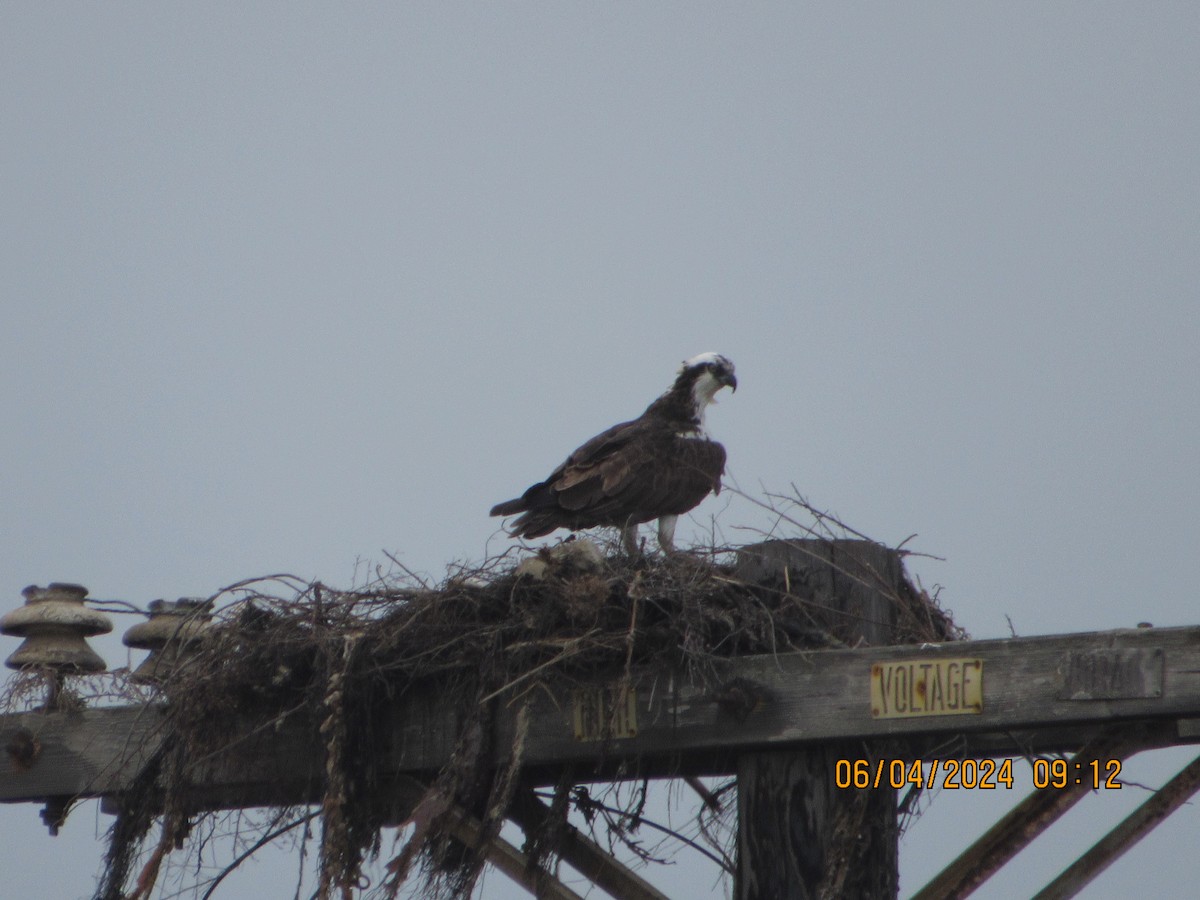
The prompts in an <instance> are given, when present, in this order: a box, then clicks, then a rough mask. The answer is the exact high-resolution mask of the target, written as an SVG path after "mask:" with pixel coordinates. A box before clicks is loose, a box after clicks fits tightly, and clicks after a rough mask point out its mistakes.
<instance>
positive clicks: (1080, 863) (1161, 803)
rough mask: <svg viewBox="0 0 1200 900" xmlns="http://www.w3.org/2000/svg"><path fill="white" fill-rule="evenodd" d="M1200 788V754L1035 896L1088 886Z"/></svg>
mask: <svg viewBox="0 0 1200 900" xmlns="http://www.w3.org/2000/svg"><path fill="white" fill-rule="evenodd" d="M1197 790H1200V757H1197V758H1196V759H1194V760H1192V761H1191V762H1190V763H1189V764H1188V765H1187V766H1186V767H1185V768H1184V769H1183V771H1181V772H1180V773H1179V774H1178V775H1176V776H1175V777H1174V778H1172V779H1171V780H1170V781H1168V782H1167V783H1166V784H1164V785H1163V786H1162V787H1161V788H1159V789H1158V790H1157V791H1155V792H1154V793H1153V794H1152V795H1151V797H1150V799H1149V800H1147V801H1146V802H1145V803H1143V804H1142V805H1141V806H1139V807H1138V808H1137V809H1135V810H1134V811H1133V812H1132V813H1130V814H1129V815H1128V816H1127V817H1126V818H1125V819H1124V820H1122V822H1121V823H1120V824H1119V825H1118V826H1117V827H1116V828H1114V829H1113V830H1112V831H1110V832H1109V833H1108V834H1106V835H1105V836H1104V837H1102V838H1101V839H1100V840H1099V841H1097V842H1096V843H1095V844H1094V845H1093V846H1092V848H1091V849H1090V850H1088V852H1087V853H1085V854H1083V856H1081V857H1080V858H1079V859H1077V860H1076V861H1075V862H1074V863H1072V864H1071V865H1070V866H1068V867H1067V868H1066V870H1064V871H1063V873H1062V874H1061V875H1059V876H1058V877H1057V878H1055V879H1054V880H1053V881H1052V882H1050V884H1048V885H1047V886H1046V887H1045V888H1044V889H1043V890H1041V891H1040V892H1039V893H1038V894H1037V896H1035V897H1034V898H1033V900H1068V898H1070V897H1074V896H1075V895H1076V894H1078V893H1079V892H1080V891H1082V890H1083V889H1084V888H1085V887H1087V886H1088V885H1089V884H1090V883H1091V882H1092V879H1094V878H1095V877H1096V876H1097V875H1099V874H1100V873H1101V872H1103V871H1104V870H1105V869H1107V868H1108V867H1109V866H1110V865H1112V864H1113V863H1114V862H1115V861H1116V860H1118V859H1120V858H1121V856H1122V855H1124V853H1125V852H1126V851H1127V850H1129V849H1130V848H1131V847H1133V846H1134V845H1135V844H1136V843H1137V842H1138V841H1140V840H1141V839H1142V838H1144V837H1145V836H1146V835H1147V834H1149V833H1150V832H1151V831H1152V830H1153V829H1154V828H1155V827H1157V826H1158V825H1159V824H1160V823H1161V822H1162V821H1163V820H1164V819H1165V818H1167V816H1169V815H1171V813H1173V812H1175V810H1177V809H1179V807H1181V806H1182V805H1183V804H1184V803H1186V802H1187V801H1188V799H1189V798H1190V797H1191V796H1192V795H1193V794H1195V793H1196V791H1197Z"/></svg>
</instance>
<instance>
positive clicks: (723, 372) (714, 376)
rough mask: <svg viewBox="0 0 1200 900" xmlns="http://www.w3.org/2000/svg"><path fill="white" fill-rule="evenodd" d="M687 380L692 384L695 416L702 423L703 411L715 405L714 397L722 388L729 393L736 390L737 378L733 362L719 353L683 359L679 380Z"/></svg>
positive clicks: (701, 354)
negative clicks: (711, 404)
mask: <svg viewBox="0 0 1200 900" xmlns="http://www.w3.org/2000/svg"><path fill="white" fill-rule="evenodd" d="M682 379H688V380H690V381H691V383H692V403H693V404H694V405H695V409H696V415H697V416H699V418H700V421H701V422H703V421H704V409H705V407H707V406H708V404H710V403H715V402H716V401H715V400H714V399H713V397H714V395H715V394H716V393H717V391H719V390H720V389H721V388H723V387H727V388H729V389H730V390H731V391H736V390H737V376H735V375H734V370H733V361H732V360H730V359H729V357H727V356H722V355H721V354H720V353H700V354H698V355H696V356H693V357H692V358H691V359H685V360H684V361H683V365H682V366H680V367H679V378H678V379H677V382H678V381H679V380H682Z"/></svg>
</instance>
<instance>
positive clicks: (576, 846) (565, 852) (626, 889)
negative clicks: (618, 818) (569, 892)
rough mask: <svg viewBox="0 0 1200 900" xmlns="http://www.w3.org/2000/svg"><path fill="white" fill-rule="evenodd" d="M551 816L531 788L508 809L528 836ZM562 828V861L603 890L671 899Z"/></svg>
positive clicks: (647, 899)
mask: <svg viewBox="0 0 1200 900" xmlns="http://www.w3.org/2000/svg"><path fill="white" fill-rule="evenodd" d="M549 816H550V811H549V810H548V809H547V808H546V805H545V804H544V803H542V801H541V800H539V799H538V798H537V796H536V795H535V794H534V793H533V789H532V788H525V789H523V790H519V791H518V792H517V795H516V797H514V798H513V804H512V806H511V807H510V808H509V818H510V819H511V820H512V821H513V822H515V823H516V824H517V825H520V826H521V828H522V830H524V832H525V833H526V834H529V833H531V832H534V831H537V830H538V829H539V828H540V827H541V826H542V825H543V824H544V823H545V822H546V820H547V819H548V818H549ZM564 825H565V828H564ZM559 827H560V828H564V830H563V831H562V836H563V837H562V841H561V843H560V845H559V846H558V847H557V850H558V853H559V856H560V857H561V858H562V861H563V862H565V863H567V864H568V865H569V866H571V867H572V868H574V869H575V870H576V871H578V872H579V874H581V875H582V876H583V877H585V878H587V879H589V880H590V881H592V882H593V883H594V884H595V885H596V886H597V887H598V888H600V889H601V890H604V891H607V892H608V893H609V894H611V895H612V896H614V897H619V898H620V900H670V898H669V897H667V895H666V894H664V893H663V892H662V891H660V890H658V888H656V887H654V885H652V884H651V883H650V882H648V881H647V880H646V879H644V878H642V876H640V875H639V874H638V873H637V872H634V871H633V870H632V869H630V868H629V867H628V866H623V865H621V863H619V862H617V860H616V859H614V858H613V855H612V854H611V853H609V852H608V851H607V850H605V849H604V848H603V847H601V846H600V845H599V844H597V843H596V842H595V841H593V840H592V839H591V838H589V837H588V836H587V835H586V834H584V833H583V832H581V831H580V830H579V829H577V828H575V827H574V826H572V825H570V824H566V823H562V824H560V825H559Z"/></svg>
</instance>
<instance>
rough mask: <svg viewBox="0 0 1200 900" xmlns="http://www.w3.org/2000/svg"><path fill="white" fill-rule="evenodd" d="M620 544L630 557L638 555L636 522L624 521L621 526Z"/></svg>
mask: <svg viewBox="0 0 1200 900" xmlns="http://www.w3.org/2000/svg"><path fill="white" fill-rule="evenodd" d="M621 546H622V547H624V548H625V552H626V553H628V554H629V555H630V556H631V557H636V556H639V555H640V551H639V548H638V537H637V523H636V522H626V523H625V524H624V525H622V526H621Z"/></svg>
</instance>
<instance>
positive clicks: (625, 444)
mask: <svg viewBox="0 0 1200 900" xmlns="http://www.w3.org/2000/svg"><path fill="white" fill-rule="evenodd" d="M723 387H728V388H729V389H730V390H734V391H736V390H737V378H735V377H734V374H733V363H732V362H730V361H729V360H728V359H726V358H725V357H724V356H721V355H720V354H719V353H701V354H700V355H699V356H693V357H692V358H691V359H688V360H684V362H683V365H682V366H681V367H680V369H679V374H678V376H677V377H676V378H675V383H674V384H673V385H671V387H670V388H669V389H668V390H667V392H666V393H664V394H663V395H662V396H661V397H659V398H658V399H657V400H655V401H654V402H653V403H651V404H650V405H649V406H648V407H646V411H645V412H644V413H642V414H641V415H640V416H639V417H638V418H636V419H633V420H632V421H630V422H622V423H621V424H619V425H614V426H613V427H612V428H610V429H608V430H607V431H604V432H601V433H600V434H598V435H596V436H595V437H594V438H592V439H591V440H590V441H588V442H587V443H586V444H584V445H583V446H581V447H580V448H579V449H577V450H576V451H575V452H574V453H572V454H571V455H570V456H568V457H567V459H566V461H565V462H564V463H563V464H562V465H560V466H559V467H558V468H557V469H555V470H554V471H553V472H551V473H550V477H549V478H547V479H546V480H545V481H541V482H538V483H537V484H535V485H533V486H532V487H531V488H529V490H527V491H526V492H525V493H524V494H522V495H521V496H520V497H518V498H516V499H515V500H508V501H506V502H504V503H497V504H496V505H495V506H493V507H492V511H491V515H493V516H510V515H513V514H515V513H521V516H520V517H519V518H518V519H517V520H516V521H515V522H513V523H512V529H511V531H510V532H509V533H510V534H511V535H512V536H513V537H523V538H535V537H541V536H542V535H546V534H549V533H550V532H552V531H554V529H556V528H570V529H571V530H572V531H574V530H576V529H580V528H594V527H596V526H599V525H611V526H616V527H618V528H620V529H621V539H622V541H623V543H624V545H625V548H626V550H627V551H628V552H629V553H630V554H631V555H632V554H636V553H637V526H638V525H640V524H642V523H643V522H649V521H650V520H651V519H658V543H659V546H660V547H662V548H663V550H664V551H666V552H668V553H670V552H672V551H673V550H674V549H675V548H674V545H673V543H672V539H673V538H674V535H675V520H676V519H677V518H678V517H679V516H680V515H682V514H683V513H685V512H687V511H688V510H690V509H692V508H694V507H695V506H696V505H697V504H699V503H700V501H701V500H703V499H704V498H705V497H707V496H708V493H709V491H712V492H713V493H714V494H716V493H719V492H720V490H721V475H722V473H723V472H724V471H725V448H724V447H722V446H721V445H720V444H718V443H717V442H716V441H714V440H712V439H710V438H709V436H708V434H707V433H706V432H705V430H704V410H705V408H706V407H707V406H708V405H709V404H710V403H714V402H716V401H714V400H713V395H714V394H716V393H717V391H719V390H720V389H721V388H723Z"/></svg>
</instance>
